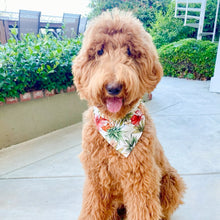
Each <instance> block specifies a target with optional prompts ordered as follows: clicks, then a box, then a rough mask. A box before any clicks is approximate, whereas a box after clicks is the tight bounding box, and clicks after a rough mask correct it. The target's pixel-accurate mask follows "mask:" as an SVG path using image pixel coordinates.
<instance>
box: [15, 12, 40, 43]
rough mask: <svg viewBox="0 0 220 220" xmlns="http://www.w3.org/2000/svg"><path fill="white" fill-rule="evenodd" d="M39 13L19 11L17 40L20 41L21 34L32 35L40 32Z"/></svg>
mask: <svg viewBox="0 0 220 220" xmlns="http://www.w3.org/2000/svg"><path fill="white" fill-rule="evenodd" d="M40 16H41V12H40V11H29V10H20V11H19V21H18V38H19V39H21V34H27V33H34V34H36V35H37V34H38V33H39V30H40Z"/></svg>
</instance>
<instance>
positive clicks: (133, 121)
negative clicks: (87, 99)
mask: <svg viewBox="0 0 220 220" xmlns="http://www.w3.org/2000/svg"><path fill="white" fill-rule="evenodd" d="M139 105H140V103H138V104H137V105H136V106H135V107H134V108H133V110H132V111H131V112H129V113H128V114H127V115H126V116H125V117H124V118H122V119H120V120H110V119H107V118H105V117H104V115H102V114H101V113H100V111H99V109H98V108H96V107H94V110H93V111H94V116H95V123H96V126H97V129H98V130H99V132H100V134H101V135H102V136H103V137H104V138H105V140H106V141H107V142H108V143H109V144H110V145H111V146H112V147H114V148H115V149H116V150H117V151H119V152H120V153H121V154H123V155H124V156H125V157H128V156H129V154H130V153H131V151H132V150H133V149H134V147H135V145H136V144H137V142H138V140H139V138H140V137H141V135H142V133H143V130H144V126H145V116H144V114H143V113H142V112H141V110H140V108H139Z"/></svg>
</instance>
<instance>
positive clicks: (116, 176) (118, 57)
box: [73, 9, 185, 220]
mask: <svg viewBox="0 0 220 220" xmlns="http://www.w3.org/2000/svg"><path fill="white" fill-rule="evenodd" d="M73 73H74V80H75V85H76V87H77V90H78V92H79V94H80V97H81V98H83V99H86V100H87V101H88V103H89V105H90V108H89V109H88V110H87V112H85V114H84V126H83V134H82V136H83V141H82V148H83V151H82V153H81V155H80V159H81V162H82V164H83V167H84V170H85V174H86V181H85V185H84V192H83V204H82V210H81V213H80V216H79V219H80V220H90V219H91V220H92V219H93V220H94V219H96V220H108V219H120V217H119V214H120V213H121V214H122V215H124V216H125V213H126V219H128V220H145V219H147V220H149V219H152V220H159V219H167V220H168V219H170V216H171V214H172V213H173V211H174V210H175V209H176V208H177V207H178V206H179V204H181V203H182V200H181V199H182V195H183V192H184V190H185V185H184V183H183V180H182V178H181V177H180V176H179V175H178V173H177V171H176V170H175V169H174V168H173V167H171V165H170V164H169V162H168V160H167V158H166V157H165V155H164V151H163V149H162V147H161V145H160V143H159V141H158V139H157V136H156V131H155V127H154V125H153V122H152V120H151V118H150V116H149V114H148V112H147V110H146V109H145V108H144V106H143V105H141V109H142V112H144V115H145V128H144V131H143V134H142V136H141V138H140V139H139V141H138V143H137V144H136V146H135V148H134V149H133V151H132V152H131V154H130V155H129V157H128V158H126V157H124V156H123V155H122V154H120V153H119V152H118V151H116V150H115V149H114V148H113V147H111V146H110V145H109V144H108V143H107V142H106V141H105V139H104V138H103V137H102V136H101V135H100V133H99V131H98V130H97V128H96V125H95V123H94V115H93V106H96V107H98V108H99V110H100V111H101V112H102V113H103V114H105V115H106V116H107V117H111V118H112V119H120V118H123V117H124V116H125V115H126V114H127V113H128V112H129V111H130V110H131V109H132V108H133V107H134V105H135V104H136V103H137V102H138V100H139V99H140V98H141V97H142V96H143V95H144V94H145V93H146V92H148V93H150V92H151V91H153V89H154V88H155V87H156V85H157V83H158V82H159V81H160V79H161V77H162V73H163V71H162V67H161V65H160V62H159V60H158V55H157V52H156V48H155V46H154V45H153V43H152V39H151V36H150V35H149V34H148V33H147V32H146V31H145V30H144V28H143V26H142V24H141V23H140V22H139V20H137V19H136V18H134V17H133V16H132V14H131V13H130V12H121V11H119V10H117V9H114V10H113V11H112V12H105V13H103V14H102V15H101V16H99V17H97V18H96V19H94V20H93V21H92V22H91V23H90V25H89V26H88V28H87V30H86V32H85V36H84V40H83V46H82V48H81V51H80V53H79V55H78V56H77V57H76V58H75V59H74V65H73ZM109 84H110V85H118V84H120V85H121V91H120V93H119V94H117V95H114V97H117V98H119V99H121V100H122V103H123V104H122V107H121V108H120V110H118V111H117V112H112V111H109V109H108V107H107V104H106V100H107V99H108V98H109V97H111V96H112V95H110V94H109V93H108V91H107V89H106V85H109ZM123 207H124V208H123ZM120 208H121V209H122V211H121V212H120V211H119V209H120ZM125 209H126V212H125Z"/></svg>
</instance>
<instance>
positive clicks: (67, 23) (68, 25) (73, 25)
mask: <svg viewBox="0 0 220 220" xmlns="http://www.w3.org/2000/svg"><path fill="white" fill-rule="evenodd" d="M80 17H81V15H79V14H69V13H64V14H63V24H64V30H63V31H64V36H66V37H68V38H73V37H76V36H77V35H78V34H79V24H80Z"/></svg>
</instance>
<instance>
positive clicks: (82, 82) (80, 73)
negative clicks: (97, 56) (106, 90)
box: [72, 50, 89, 99]
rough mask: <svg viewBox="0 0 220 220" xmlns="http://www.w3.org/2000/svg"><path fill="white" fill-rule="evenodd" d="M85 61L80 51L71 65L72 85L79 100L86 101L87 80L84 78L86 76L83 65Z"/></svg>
mask: <svg viewBox="0 0 220 220" xmlns="http://www.w3.org/2000/svg"><path fill="white" fill-rule="evenodd" d="M86 61H87V59H86V56H85V55H84V53H83V51H82V50H81V51H80V52H79V54H78V55H77V56H76V57H75V58H74V59H73V65H72V74H73V80H74V85H75V86H76V89H77V91H78V93H79V95H80V98H81V99H87V92H86V91H87V90H86V87H87V86H88V83H89V82H88V80H89V79H88V77H86V75H88V73H87V69H86V65H85V64H86Z"/></svg>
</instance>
